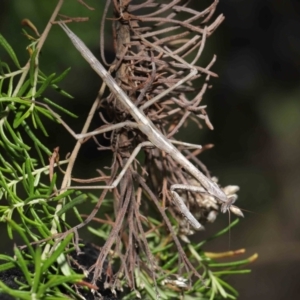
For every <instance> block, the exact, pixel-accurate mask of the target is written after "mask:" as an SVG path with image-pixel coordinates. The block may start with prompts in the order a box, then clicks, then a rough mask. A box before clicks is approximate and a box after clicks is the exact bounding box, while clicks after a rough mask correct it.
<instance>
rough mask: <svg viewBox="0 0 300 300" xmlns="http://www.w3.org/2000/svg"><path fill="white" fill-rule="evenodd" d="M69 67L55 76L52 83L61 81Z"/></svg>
mask: <svg viewBox="0 0 300 300" xmlns="http://www.w3.org/2000/svg"><path fill="white" fill-rule="evenodd" d="M70 70H71V68H68V69H67V70H65V71H63V72H62V73H61V74H60V75H59V76H57V77H56V78H55V79H54V80H53V81H52V83H59V82H60V81H62V80H63V79H64V78H65V77H66V76H67V74H68V73H69V72H70Z"/></svg>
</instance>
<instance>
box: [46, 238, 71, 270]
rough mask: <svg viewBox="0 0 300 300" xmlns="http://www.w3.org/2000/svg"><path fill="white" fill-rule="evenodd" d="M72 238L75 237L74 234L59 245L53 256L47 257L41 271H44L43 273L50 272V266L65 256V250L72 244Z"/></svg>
mask: <svg viewBox="0 0 300 300" xmlns="http://www.w3.org/2000/svg"><path fill="white" fill-rule="evenodd" d="M72 237H73V234H69V235H67V236H66V238H65V239H63V240H62V241H61V243H60V244H59V246H58V247H57V248H56V249H55V251H54V252H53V253H52V254H51V256H49V257H47V259H46V260H45V261H43V265H42V267H41V269H42V270H41V272H42V273H44V272H46V271H47V270H48V268H50V266H51V265H52V264H54V263H55V262H56V260H57V259H58V257H59V256H60V255H61V254H63V252H64V250H65V248H66V247H67V245H68V244H69V243H70V241H71V239H72Z"/></svg>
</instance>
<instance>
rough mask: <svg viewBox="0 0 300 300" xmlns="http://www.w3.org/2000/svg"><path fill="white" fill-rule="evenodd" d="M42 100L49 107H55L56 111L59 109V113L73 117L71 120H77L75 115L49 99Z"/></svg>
mask: <svg viewBox="0 0 300 300" xmlns="http://www.w3.org/2000/svg"><path fill="white" fill-rule="evenodd" d="M43 100H44V101H45V102H46V103H48V104H49V105H51V106H53V107H56V108H57V109H59V110H60V111H62V112H64V113H66V114H68V115H69V116H71V117H73V118H78V116H76V115H75V114H73V113H72V112H70V111H68V110H67V109H65V108H64V107H62V106H60V105H58V104H56V103H55V102H53V101H51V100H50V99H48V98H43Z"/></svg>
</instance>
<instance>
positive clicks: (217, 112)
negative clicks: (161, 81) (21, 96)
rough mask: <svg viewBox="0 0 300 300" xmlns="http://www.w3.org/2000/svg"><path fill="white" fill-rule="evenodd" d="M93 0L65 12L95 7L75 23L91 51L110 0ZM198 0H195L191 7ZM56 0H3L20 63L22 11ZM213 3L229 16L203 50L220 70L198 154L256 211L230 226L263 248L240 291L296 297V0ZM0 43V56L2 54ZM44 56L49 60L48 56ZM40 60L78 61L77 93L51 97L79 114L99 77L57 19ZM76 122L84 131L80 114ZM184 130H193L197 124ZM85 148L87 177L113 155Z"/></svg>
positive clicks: (216, 247)
mask: <svg viewBox="0 0 300 300" xmlns="http://www.w3.org/2000/svg"><path fill="white" fill-rule="evenodd" d="M88 3H89V5H91V6H92V7H94V8H95V9H96V10H95V11H89V10H87V9H86V8H84V7H83V6H82V5H80V4H79V3H78V2H77V1H74V0H72V1H71V0H66V3H65V5H64V7H63V12H62V13H65V14H67V15H71V16H89V17H90V22H91V23H92V24H94V26H90V25H89V26H86V25H85V24H74V25H73V24H72V25H71V26H70V27H71V28H72V30H73V31H74V32H76V34H78V36H80V37H81V38H82V39H83V41H84V42H86V44H87V45H88V46H89V47H91V48H92V49H93V51H94V53H97V51H98V53H99V46H97V45H99V42H98V41H99V26H100V25H99V19H100V16H101V13H102V8H103V7H102V4H103V3H104V1H95V0H90V1H88ZM199 3H200V1H199V2H198V1H192V5H194V7H195V8H196V6H197V5H198V4H199ZM204 3H207V4H209V3H211V1H201V7H203V5H204ZM55 4H56V1H34V0H26V1H8V0H2V1H1V4H0V30H1V34H3V35H4V36H5V37H6V39H7V40H8V41H9V42H10V44H11V45H12V47H13V48H14V49H16V52H17V54H18V55H19V56H20V57H22V58H23V59H20V60H21V63H22V64H25V62H26V61H27V59H28V54H27V52H26V50H25V47H26V45H27V40H26V38H25V37H24V36H23V35H22V33H21V26H20V22H21V20H22V19H23V18H29V19H30V20H31V21H32V22H33V23H34V24H35V25H36V26H37V28H38V29H40V31H42V30H43V28H44V27H45V25H46V23H47V21H48V19H49V17H50V15H51V13H52V11H53V9H54V6H55ZM199 5H200V4H199ZM217 13H218V14H220V13H223V14H224V15H225V17H226V19H225V21H224V23H223V24H222V25H221V27H220V28H219V29H218V30H217V32H216V33H215V34H214V35H213V36H212V37H211V38H209V40H208V43H207V45H206V49H205V51H206V53H207V52H208V53H211V55H212V54H214V53H215V54H217V57H218V59H217V62H216V63H215V65H214V67H213V71H215V72H216V73H218V74H219V78H218V79H214V80H213V81H212V83H213V89H211V90H209V91H208V92H207V93H206V95H205V99H204V101H205V104H208V106H209V116H210V119H211V121H212V123H213V124H214V126H215V130H214V131H212V132H209V131H208V130H205V131H203V132H201V133H199V138H198V137H194V138H197V140H196V141H198V142H199V143H200V144H206V143H214V144H215V145H216V146H215V148H213V149H212V150H211V151H208V152H206V153H205V154H203V156H201V159H202V161H203V162H204V163H205V164H206V165H207V166H208V167H209V169H210V170H211V171H212V173H213V174H215V175H217V176H218V177H219V179H220V181H221V182H222V184H223V185H227V184H237V185H239V186H240V187H241V191H240V193H239V200H238V205H239V206H240V207H241V208H245V209H247V210H250V211H252V212H253V213H247V212H246V213H245V215H246V217H245V219H243V220H241V222H240V224H239V225H238V226H237V227H236V228H234V229H233V230H232V232H231V237H230V243H231V244H230V249H238V248H246V249H247V254H248V256H250V255H251V254H253V253H256V252H257V253H258V254H259V259H258V260H257V261H256V262H255V263H254V264H252V265H251V266H250V267H251V268H252V270H253V272H252V273H251V274H250V275H243V276H236V277H231V279H230V282H231V283H233V285H234V286H235V287H236V288H237V290H239V291H240V299H245V300H247V299H273V300H277V299H278V300H279V299H296V298H297V295H299V294H300V287H299V283H298V282H299V278H300V271H299V266H300V241H299V235H300V222H299V215H300V201H299V194H300V182H299V180H300V174H299V173H300V172H299V168H300V153H299V152H300V151H299V145H300V130H299V128H300V102H299V96H300V87H299V83H300V76H299V75H300V74H299V72H300V71H299V70H300V66H299V63H300V2H298V1H281V0H269V1H261V0H248V1H239V0H226V1H221V3H220V4H219V6H218V10H217ZM215 16H217V14H216V15H215ZM106 26H107V29H108V31H107V33H106V35H107V38H108V39H107V40H106V44H107V46H108V48H107V51H108V52H109V49H110V47H111V41H112V38H111V33H110V31H109V30H110V26H109V24H107V25H106ZM87 27H88V28H89V31H87V30H86V29H85V28H87ZM90 28H92V29H90ZM1 51H2V49H1V50H0V54H1V56H0V58H1V59H3V60H6V58H7V57H6V56H5V55H4V53H3V52H1ZM108 55H109V53H108ZM43 56H44V57H47V60H45V61H43V59H42V58H43ZM41 64H42V66H43V70H44V71H45V72H46V70H47V72H48V74H50V73H51V72H57V73H59V72H62V71H63V70H64V69H66V68H67V67H69V66H70V65H72V72H71V74H70V75H69V76H68V78H67V79H65V80H64V82H63V83H62V87H63V88H65V89H66V90H67V91H72V94H73V95H74V97H75V98H74V99H73V100H68V99H65V98H61V97H60V96H59V97H58V96H57V94H55V93H52V94H51V93H50V94H49V98H51V99H55V101H58V102H60V103H61V104H63V105H64V106H66V107H67V108H69V109H71V110H72V111H73V112H75V113H77V114H82V112H83V109H84V108H83V106H82V105H83V103H84V107H85V108H86V110H88V109H89V107H90V105H91V103H92V102H93V101H94V98H95V97H96V94H97V91H98V88H99V83H100V81H99V79H98V77H97V76H96V75H95V74H94V73H93V71H92V70H90V68H89V67H88V66H87V64H86V63H85V62H84V61H83V59H81V57H80V56H79V54H78V53H77V52H76V51H75V50H74V49H73V48H71V44H70V43H69V42H68V41H67V38H66V37H65V36H64V34H63V33H62V31H61V30H60V29H59V28H53V29H52V31H51V32H50V36H49V38H48V40H47V42H46V44H45V46H44V48H43V51H42V57H41ZM200 64H201V61H200ZM47 72H46V73H47ZM66 120H67V121H68V122H69V121H71V120H70V119H68V118H66ZM73 123H74V124H73V125H72V126H73V128H75V130H77V132H79V130H80V128H81V124H80V123H79V122H77V121H76V122H74V121H73ZM95 126H97V120H95V124H93V127H95ZM52 128H53V133H52V134H51V133H50V134H51V136H53V134H54V138H51V139H49V140H48V142H49V143H50V144H51V146H49V147H52V148H54V147H55V146H57V145H60V151H61V155H62V156H64V155H65V154H66V153H67V152H68V151H70V150H71V149H72V147H73V145H74V140H73V139H72V138H71V137H70V136H69V135H68V134H67V133H66V132H64V131H63V130H62V129H61V128H60V127H59V126H52ZM184 134H185V135H195V133H194V131H193V132H191V131H187V132H185V133H184ZM80 155H81V158H82V166H81V167H80V170H78V174H74V175H75V176H76V175H79V176H80V177H85V178H88V177H90V176H89V173H88V171H89V169H90V168H91V167H92V169H94V168H95V167H94V166H95V165H97V164H98V166H99V167H100V166H101V165H102V164H103V161H105V159H106V158H107V154H106V153H102V152H100V153H99V152H97V151H95V150H94V144H93V143H91V144H88V145H87V146H86V147H85V150H83V151H81V153H80ZM83 173H84V176H82V174H83ZM91 176H95V174H94V175H91ZM227 222H228V219H227V218H226V216H221V217H220V218H219V219H218V220H217V224H215V225H210V226H209V227H208V228H207V232H206V233H205V234H206V235H209V234H211V233H214V232H217V230H218V229H220V228H222V227H223V226H225V225H226V223H227ZM4 233H5V232H4ZM4 233H2V234H4ZM2 247H3V246H2ZM207 250H209V251H226V250H228V236H225V237H223V238H221V239H219V240H218V241H215V242H212V243H210V244H209V245H208V249H207Z"/></svg>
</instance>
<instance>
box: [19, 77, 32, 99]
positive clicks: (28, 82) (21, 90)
mask: <svg viewBox="0 0 300 300" xmlns="http://www.w3.org/2000/svg"><path fill="white" fill-rule="evenodd" d="M29 86H30V79H27V80H26V81H25V82H24V83H23V85H22V86H21V88H20V89H19V91H18V93H17V96H18V97H22V96H23V95H24V93H25V92H26V91H27V90H28V88H29Z"/></svg>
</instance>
